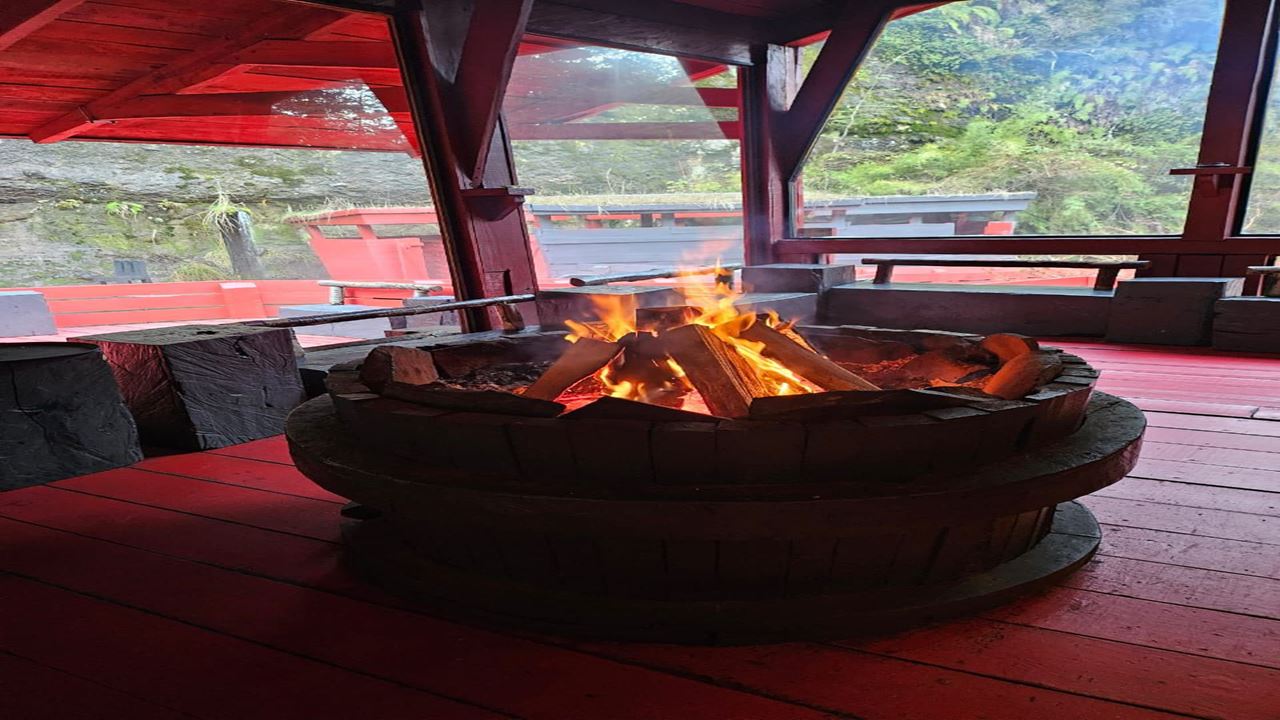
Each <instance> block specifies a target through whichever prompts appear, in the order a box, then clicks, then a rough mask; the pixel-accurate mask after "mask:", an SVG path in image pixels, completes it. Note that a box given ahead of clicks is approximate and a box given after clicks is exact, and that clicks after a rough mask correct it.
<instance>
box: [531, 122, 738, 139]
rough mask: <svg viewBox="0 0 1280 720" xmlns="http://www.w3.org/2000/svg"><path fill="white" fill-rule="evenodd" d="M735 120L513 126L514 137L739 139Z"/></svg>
mask: <svg viewBox="0 0 1280 720" xmlns="http://www.w3.org/2000/svg"><path fill="white" fill-rule="evenodd" d="M738 135H739V125H738V123H736V122H610V123H604V122H599V123H585V122H579V123H563V124H559V125H553V124H547V125H515V124H513V125H511V138H512V139H513V140H726V139H728V140H737V139H738Z"/></svg>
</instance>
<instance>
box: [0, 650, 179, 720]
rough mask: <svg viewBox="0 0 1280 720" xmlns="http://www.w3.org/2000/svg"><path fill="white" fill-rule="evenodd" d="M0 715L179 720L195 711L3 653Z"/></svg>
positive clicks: (30, 719) (33, 719)
mask: <svg viewBox="0 0 1280 720" xmlns="http://www.w3.org/2000/svg"><path fill="white" fill-rule="evenodd" d="M0 717H3V718H10V720H68V719H69V718H74V719H75V720H120V719H121V718H129V720H181V719H182V718H190V717H191V716H190V715H185V714H183V713H180V712H178V711H176V710H171V709H169V708H165V707H162V706H160V705H157V704H155V703H153V702H151V701H150V700H147V699H144V698H139V697H135V696H133V695H128V694H126V693H122V692H120V691H118V690H113V689H111V688H108V687H104V686H102V685H99V684H97V683H94V682H90V681H88V680H85V679H84V678H79V677H76V676H74V675H70V674H68V673H65V672H62V671H60V670H54V669H53V668H50V667H46V666H44V665H41V664H39V663H35V662H32V661H30V660H27V659H25V658H20V657H18V656H16V655H13V654H11V653H7V652H0Z"/></svg>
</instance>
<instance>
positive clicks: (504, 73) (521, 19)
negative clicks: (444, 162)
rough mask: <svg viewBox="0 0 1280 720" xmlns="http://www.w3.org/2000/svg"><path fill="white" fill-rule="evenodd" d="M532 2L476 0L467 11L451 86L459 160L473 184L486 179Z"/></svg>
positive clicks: (521, 0)
mask: <svg viewBox="0 0 1280 720" xmlns="http://www.w3.org/2000/svg"><path fill="white" fill-rule="evenodd" d="M532 8H533V0H479V1H478V2H476V3H475V6H474V9H473V10H472V11H471V18H470V22H469V24H468V26H467V35H466V40H465V42H464V44H463V46H462V57H461V58H460V60H459V65H458V69H457V76H456V78H455V81H454V83H453V88H452V90H453V93H452V94H453V95H454V100H455V102H456V105H455V106H454V107H455V108H456V112H455V115H457V114H459V113H460V115H459V116H458V117H455V123H454V124H455V127H456V128H458V129H459V130H461V131H462V137H461V138H459V140H460V141H461V142H460V143H459V150H460V151H461V153H462V154H461V156H460V157H459V160H460V161H461V163H462V168H463V170H464V171H466V172H467V174H468V175H469V176H470V177H471V179H472V180H473V181H479V180H480V179H481V178H483V177H484V170H485V164H486V163H487V162H488V159H489V146H490V143H491V142H492V140H493V133H494V128H495V127H496V126H497V124H498V115H499V113H501V112H502V100H503V98H504V97H505V96H506V91H507V83H508V82H509V81H510V80H511V70H512V67H513V65H514V64H515V59H516V54H517V52H518V51H519V48H520V39H521V38H522V37H523V36H524V31H525V26H526V25H527V23H528V21H529V12H530V10H532Z"/></svg>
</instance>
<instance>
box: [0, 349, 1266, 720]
mask: <svg viewBox="0 0 1280 720" xmlns="http://www.w3.org/2000/svg"><path fill="white" fill-rule="evenodd" d="M1069 347H1071V348H1072V349H1073V351H1075V352H1078V353H1080V354H1082V355H1084V356H1085V357H1086V358H1088V359H1089V360H1090V361H1091V362H1092V363H1094V364H1095V366H1097V367H1099V368H1101V369H1102V370H1103V379H1102V382H1101V384H1100V389H1102V390H1106V391H1110V392H1114V393H1118V394H1121V395H1124V396H1127V397H1130V398H1133V399H1135V400H1136V401H1137V402H1138V403H1139V404H1140V405H1142V406H1143V407H1144V408H1145V409H1146V410H1148V411H1149V413H1148V414H1149V418H1150V422H1151V426H1152V427H1151V428H1150V430H1149V431H1148V434H1147V442H1146V445H1145V447H1144V450H1143V453H1142V458H1143V459H1142V461H1141V462H1140V463H1139V465H1138V468H1137V469H1136V471H1135V472H1134V474H1133V477H1131V478H1129V479H1126V480H1124V481H1122V482H1120V483H1118V484H1116V485H1114V486H1112V487H1110V488H1107V489H1106V490H1105V491H1103V492H1101V493H1099V494H1097V495H1094V496H1091V497H1089V498H1087V499H1086V504H1087V505H1088V506H1089V507H1090V508H1092V510H1093V511H1094V512H1095V513H1096V514H1097V516H1098V517H1099V519H1100V520H1101V521H1102V522H1103V523H1104V532H1105V537H1104V540H1103V548H1102V552H1101V554H1100V555H1099V556H1098V557H1097V558H1096V559H1095V560H1094V561H1092V562H1091V563H1090V564H1089V565H1088V566H1087V567H1086V568H1085V569H1083V570H1082V571H1080V572H1079V573H1077V574H1075V575H1073V576H1071V577H1069V578H1067V580H1066V581H1065V582H1064V583H1063V585H1062V586H1061V587H1058V588H1055V589H1053V590H1051V591H1050V592H1048V593H1047V594H1044V595H1041V596H1037V597H1032V598H1029V599H1025V600H1023V601H1020V602H1017V603H1015V604H1013V605H1010V606H1007V607H1004V608H1001V609H998V610H995V611H993V612H989V613H986V614H985V615H982V616H980V617H974V618H970V619H965V620H962V621H957V622H950V623H946V624H942V625H938V626H934V627H929V628H925V629H921V630H917V631H914V632H908V633H904V634H899V635H893V636H889V637H883V638H877V639H870V640H868V639H862V640H850V641H847V642H833V643H802V644H789V645H774V646H761V647H743V648H685V647H670V646H650V645H626V644H614V643H577V642H572V641H568V640H563V639H558V638H547V637H535V636H520V635H517V634H513V633H504V632H493V631H489V630H484V629H478V628H474V627H469V626H465V625H458V624H455V623H452V622H446V621H442V620H437V619H434V618H432V617H430V616H428V615H424V614H419V613H416V612H413V611H412V610H409V609H406V608H404V607H403V606H401V605H400V604H399V603H398V602H397V601H396V600H394V599H392V598H390V597H387V596H385V595H383V594H382V593H380V592H378V591H376V590H374V589H371V588H369V587H367V586H365V585H363V584H362V583H360V582H359V581H358V580H356V579H354V578H353V577H352V576H351V575H350V574H348V572H347V571H346V570H345V569H344V568H343V566H342V565H341V563H340V549H339V546H338V533H337V523H338V515H337V510H338V507H339V502H340V500H339V499H338V498H336V497H334V496H332V495H330V494H328V493H326V492H325V491H323V490H320V489H319V488H317V487H315V486H314V485H312V484H311V483H309V482H308V481H307V480H306V479H305V478H303V477H302V476H301V475H300V474H298V472H297V471H296V470H294V468H293V467H292V466H291V465H290V463H289V457H288V455H287V452H286V450H285V446H284V442H283V441H282V440H281V439H280V438H272V439H268V440H263V441H258V442H254V443H249V444H246V445H241V446H238V447H232V448H226V449H224V450H218V451H214V452H208V453H200V454H194V455H178V456H170V457H163V458H154V459H151V460H147V461H145V462H143V463H141V464H139V465H138V466H137V467H134V468H129V469H123V470H115V471H110V472H105V473H100V474H98V475H93V476H88V477H82V478H76V479H72V480H66V481H62V482H59V483H56V484H53V485H49V486H44V487H34V488H27V489H24V490H16V491H11V492H8V493H3V494H0V571H3V572H0V718H5V719H6V720H28V719H32V718H51V719H52V718H56V719H57V720H69V719H72V718H111V719H128V720H144V719H148V718H180V717H188V718H190V717H196V718H229V719H235V720H251V719H254V718H263V719H267V718H270V719H271V720H285V719H290V718H298V719H305V720H324V719H329V718H335V719H336V718H360V719H373V718H397V719H400V718H404V719H406V720H409V719H414V720H417V719H421V718H444V719H450V720H451V719H453V718H458V719H470V718H504V717H505V718H511V717H518V718H530V719H534V718H536V719H538V720H584V719H585V720H624V719H637V720H639V719H647V720H656V719H662V720H667V719H669V720H729V719H734V720H738V719H741V720H747V719H750V720H781V719H787V720H790V719H796V720H800V719H808V718H822V717H837V718H866V719H872V718H875V719H880V718H883V719H885V720H904V719H918V720H970V719H976V718H984V719H988V720H998V719H1005V718H1008V719H1011V718H1026V719H1032V718H1034V719H1035V720H1057V719H1062V720H1094V719H1097V718H1125V719H1133V718H1173V717H1195V718H1227V719H1229V720H1276V719H1277V718H1280V547H1278V546H1280V359H1265V358H1260V357H1252V358H1251V357H1240V356H1228V355H1221V354H1215V353H1211V352H1207V351H1205V352H1201V351H1165V350H1160V349H1154V348H1126V347H1119V346H1106V345H1100V344H1071V345H1070V346H1069Z"/></svg>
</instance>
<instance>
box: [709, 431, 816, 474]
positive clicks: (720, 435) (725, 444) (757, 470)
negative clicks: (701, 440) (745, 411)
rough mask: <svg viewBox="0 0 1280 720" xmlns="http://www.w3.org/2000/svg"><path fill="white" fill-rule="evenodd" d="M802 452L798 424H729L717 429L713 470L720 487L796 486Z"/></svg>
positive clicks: (803, 445)
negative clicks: (715, 471)
mask: <svg viewBox="0 0 1280 720" xmlns="http://www.w3.org/2000/svg"><path fill="white" fill-rule="evenodd" d="M804 449H805V427H804V426H803V425H801V424H800V423H784V422H759V421H750V422H743V421H733V420H729V421H725V422H722V423H720V424H719V425H718V426H716V434H715V458H716V460H715V466H716V468H718V469H719V472H720V477H719V481H720V482H721V483H728V484H734V483H737V484H745V485H750V484H754V483H777V482H799V481H800V480H802V479H803V468H804Z"/></svg>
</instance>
